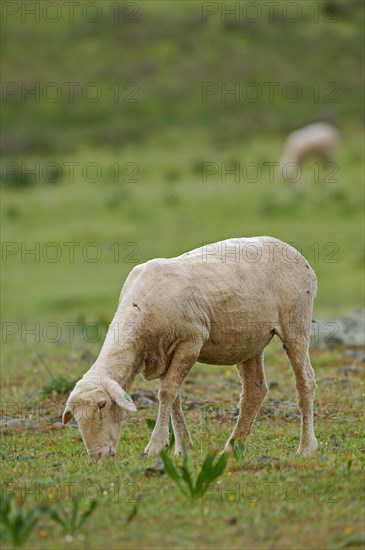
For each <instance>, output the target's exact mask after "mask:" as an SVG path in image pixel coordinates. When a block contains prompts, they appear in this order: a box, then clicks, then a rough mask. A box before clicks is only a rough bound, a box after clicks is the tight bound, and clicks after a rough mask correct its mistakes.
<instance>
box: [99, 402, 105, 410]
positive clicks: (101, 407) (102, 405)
mask: <svg viewBox="0 0 365 550" xmlns="http://www.w3.org/2000/svg"><path fill="white" fill-rule="evenodd" d="M105 405H106V401H100V403H98V407H99V409H103V408H104V407H105Z"/></svg>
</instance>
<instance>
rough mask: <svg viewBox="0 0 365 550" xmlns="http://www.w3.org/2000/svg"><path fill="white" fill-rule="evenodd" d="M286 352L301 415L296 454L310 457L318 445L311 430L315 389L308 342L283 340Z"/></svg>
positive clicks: (305, 340)
mask: <svg viewBox="0 0 365 550" xmlns="http://www.w3.org/2000/svg"><path fill="white" fill-rule="evenodd" d="M284 345H285V349H286V352H287V354H288V357H289V360H290V363H291V365H292V367H293V371H294V375H295V383H296V387H297V391H298V404H299V409H300V413H301V430H300V444H299V448H298V454H301V455H304V456H310V455H311V454H313V453H314V452H315V451H316V450H317V448H318V443H317V439H316V436H315V435H314V428H313V405H314V393H315V389H316V379H315V374H314V370H313V368H312V365H311V362H310V357H309V351H308V341H307V339H306V338H300V339H298V340H293V339H291V340H290V341H285V340H284Z"/></svg>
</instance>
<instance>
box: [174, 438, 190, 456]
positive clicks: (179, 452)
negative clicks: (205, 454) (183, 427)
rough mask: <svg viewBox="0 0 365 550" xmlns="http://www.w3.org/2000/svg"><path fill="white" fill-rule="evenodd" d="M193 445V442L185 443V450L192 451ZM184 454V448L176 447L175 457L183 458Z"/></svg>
mask: <svg viewBox="0 0 365 550" xmlns="http://www.w3.org/2000/svg"><path fill="white" fill-rule="evenodd" d="M192 448H193V444H192V442H191V441H185V450H186V451H191V450H192ZM183 454H184V448H183V447H182V446H180V445H179V446H176V447H175V451H174V456H182V455H183Z"/></svg>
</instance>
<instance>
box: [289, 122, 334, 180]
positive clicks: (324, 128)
mask: <svg viewBox="0 0 365 550" xmlns="http://www.w3.org/2000/svg"><path fill="white" fill-rule="evenodd" d="M339 141H340V140H339V133H338V131H337V130H336V128H334V127H333V126H332V125H331V124H328V123H326V122H316V123H314V124H309V125H308V126H305V127H304V128H301V129H300V130H296V131H295V132H292V133H291V134H290V135H289V136H288V138H287V140H286V142H285V146H284V151H283V155H282V158H281V161H280V173H281V174H282V177H283V178H284V179H285V180H287V181H296V180H297V179H298V175H299V174H300V171H299V169H298V167H300V166H302V164H303V163H304V162H305V161H306V160H307V159H308V158H310V157H319V158H321V159H323V160H324V161H325V162H330V161H332V160H333V158H334V153H335V150H336V148H337V146H338V144H339Z"/></svg>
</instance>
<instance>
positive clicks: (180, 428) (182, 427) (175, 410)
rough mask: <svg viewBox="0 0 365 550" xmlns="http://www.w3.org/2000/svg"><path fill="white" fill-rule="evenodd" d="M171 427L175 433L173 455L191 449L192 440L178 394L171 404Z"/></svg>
mask: <svg viewBox="0 0 365 550" xmlns="http://www.w3.org/2000/svg"><path fill="white" fill-rule="evenodd" d="M171 420H172V427H173V429H174V435H175V453H174V454H175V455H176V456H177V455H181V454H182V452H183V450H184V445H185V447H186V449H191V448H192V447H193V442H192V440H191V437H190V433H189V430H188V427H187V425H186V422H185V418H184V413H183V411H182V408H181V398H180V394H178V395H177V397H176V399H175V401H174V403H173V405H172V413H171Z"/></svg>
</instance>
